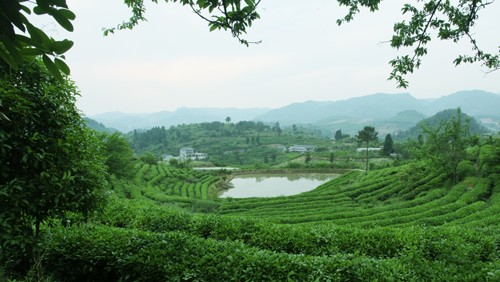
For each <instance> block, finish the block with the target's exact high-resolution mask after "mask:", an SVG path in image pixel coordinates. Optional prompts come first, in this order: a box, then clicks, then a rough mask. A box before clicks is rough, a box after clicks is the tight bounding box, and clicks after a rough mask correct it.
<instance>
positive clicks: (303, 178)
mask: <svg viewBox="0 0 500 282" xmlns="http://www.w3.org/2000/svg"><path fill="white" fill-rule="evenodd" d="M337 176H338V175H337V174H317V173H316V174H287V175H262V174H261V175H242V176H236V177H235V178H234V179H233V180H231V184H232V186H234V188H231V189H229V190H227V191H225V192H224V193H223V194H222V195H221V196H220V197H221V198H228V197H231V198H248V197H277V196H290V195H296V194H300V193H302V192H306V191H309V190H312V189H314V188H316V187H318V186H319V185H321V184H323V183H325V182H327V181H329V180H331V179H333V178H335V177H337Z"/></svg>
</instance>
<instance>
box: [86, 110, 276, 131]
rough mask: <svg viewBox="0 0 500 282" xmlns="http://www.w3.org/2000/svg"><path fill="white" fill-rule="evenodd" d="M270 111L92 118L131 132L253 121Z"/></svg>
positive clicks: (116, 113)
mask: <svg viewBox="0 0 500 282" xmlns="http://www.w3.org/2000/svg"><path fill="white" fill-rule="evenodd" d="M268 110H269V109H236V108H227V109H223V108H221V109H210V108H179V109H177V110H176V111H172V112H170V111H162V112H156V113H149V114H129V113H120V112H111V113H104V114H100V115H95V116H92V118H93V119H95V120H98V121H100V122H102V123H104V124H105V125H107V126H111V127H114V128H117V129H119V130H120V131H122V132H129V131H131V130H134V129H139V128H143V129H149V128H151V127H154V126H166V127H169V126H171V125H178V124H190V123H199V122H212V121H221V122H224V121H225V119H226V117H228V116H229V117H230V118H231V121H233V122H238V121H241V120H253V119H254V118H255V117H256V116H258V115H260V114H262V113H264V112H266V111H268Z"/></svg>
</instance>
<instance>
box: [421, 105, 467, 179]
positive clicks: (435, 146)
mask: <svg viewBox="0 0 500 282" xmlns="http://www.w3.org/2000/svg"><path fill="white" fill-rule="evenodd" d="M423 131H424V135H425V137H424V144H423V146H422V151H421V152H422V156H423V157H424V158H425V159H426V160H427V162H428V164H429V166H430V167H431V168H432V169H434V170H436V171H439V172H441V173H444V174H445V175H447V176H448V177H450V179H452V180H453V181H454V182H458V173H457V169H458V164H459V163H460V162H461V161H462V160H464V159H465V156H466V149H467V142H468V139H467V138H468V136H469V121H468V118H467V117H466V116H465V115H464V114H462V111H461V110H460V108H458V109H457V111H456V115H455V116H454V117H452V118H451V119H449V120H447V121H443V122H441V123H440V124H438V125H436V126H434V127H427V126H424V127H423Z"/></svg>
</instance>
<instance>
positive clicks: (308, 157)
mask: <svg viewBox="0 0 500 282" xmlns="http://www.w3.org/2000/svg"><path fill="white" fill-rule="evenodd" d="M304 161H305V163H306V164H309V163H310V162H311V161H312V157H311V153H309V152H307V153H306V157H305V160H304Z"/></svg>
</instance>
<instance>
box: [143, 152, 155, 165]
mask: <svg viewBox="0 0 500 282" xmlns="http://www.w3.org/2000/svg"><path fill="white" fill-rule="evenodd" d="M139 159H140V160H141V162H143V163H146V164H148V165H150V166H152V165H155V164H157V163H158V157H157V156H155V155H154V154H153V153H151V152H147V153H145V154H143V155H141V156H140V157H139Z"/></svg>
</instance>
